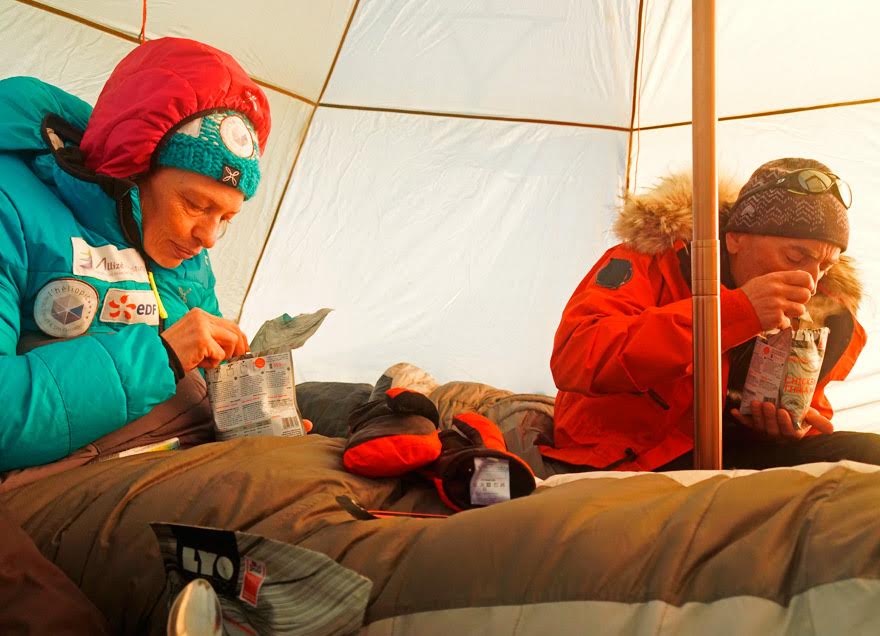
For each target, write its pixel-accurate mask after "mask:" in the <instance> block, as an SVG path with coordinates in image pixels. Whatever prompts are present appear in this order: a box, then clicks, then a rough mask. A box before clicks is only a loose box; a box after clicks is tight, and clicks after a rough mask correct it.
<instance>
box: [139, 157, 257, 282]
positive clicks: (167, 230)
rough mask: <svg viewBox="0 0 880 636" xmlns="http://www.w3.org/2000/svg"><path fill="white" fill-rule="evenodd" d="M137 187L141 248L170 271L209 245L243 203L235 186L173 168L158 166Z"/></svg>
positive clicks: (241, 196) (241, 195) (242, 198)
mask: <svg viewBox="0 0 880 636" xmlns="http://www.w3.org/2000/svg"><path fill="white" fill-rule="evenodd" d="M138 187H139V189H140V198H141V213H142V219H143V230H144V250H145V251H146V252H147V254H148V255H149V256H150V258H152V259H153V260H154V261H156V263H158V264H159V265H161V266H162V267H167V268H172V269H173V268H175V267H177V266H178V265H180V264H181V263H182V262H183V261H185V260H187V259H189V258H192V257H193V256H195V255H197V254H198V253H199V252H201V251H202V249H203V248H211V247H213V246H214V243H216V242H217V238H218V235H219V233H220V231H221V228H222V227H223V226H224V225H225V224H226V223H228V222H229V221H230V220H232V217H234V216H235V215H236V214H238V211H239V209H241V204H242V202H244V195H243V194H242V193H241V192H240V191H239V190H236V189H235V188H232V187H230V186H228V185H224V184H222V183H220V182H218V181H215V180H214V179H211V178H210V177H206V176H205V175H202V174H198V173H196V172H190V171H188V170H180V169H178V168H159V169H158V170H156V171H155V172H153V173H152V174H150V175H149V176H148V177H147V178H146V179H144V180H143V181H141V182H140V183H139V184H138Z"/></svg>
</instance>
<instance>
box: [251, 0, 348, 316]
mask: <svg viewBox="0 0 880 636" xmlns="http://www.w3.org/2000/svg"><path fill="white" fill-rule="evenodd" d="M360 1H361V0H355V2H354V6H353V7H352V8H351V14H350V15H349V16H348V22H347V23H346V25H345V30H344V31H343V32H342V37H341V38H340V39H339V46H338V47H337V48H336V55H334V56H333V62H332V63H331V64H330V68H329V69H328V70H327V77H326V78H325V79H324V85H323V86H322V87H321V93H320V94H319V95H318V101H317V103H316V104H315V106H314V108H312V112H311V114H310V115H309V120H308V121H307V122H306V126H305V130H304V131H303V134H302V138H301V139H300V142H299V148H297V149H296V156H295V157H294V158H293V163H292V164H291V166H290V172H289V173H288V174H287V180H286V181H285V182H284V187H283V188H282V189H281V196H280V197H279V198H278V205H276V206H275V213H274V214H273V215H272V222H271V223H270V224H269V230H268V231H267V232H266V238H265V239H264V240H263V246H262V247H261V248H260V255H259V256H258V257H257V261H256V263H255V264H254V269H253V271H252V272H251V277H250V280H249V281H248V285H247V287H246V288H245V291H244V296H243V297H242V299H241V306H240V307H239V308H238V316H237V317H236V322H241V317H242V316H243V315H244V308H245V305H246V304H247V300H248V297H249V296H250V293H251V288H252V287H253V285H254V281H255V280H256V278H257V271H259V269H260V264H261V263H262V262H263V257H264V256H265V254H266V246H267V245H269V240H270V239H271V238H272V232H273V231H274V230H275V223H276V222H277V221H278V217H279V216H280V215H281V205H282V204H283V203H284V198H285V197H286V196H287V191H288V189H289V188H290V183H291V181H292V180H293V173H294V171H295V170H296V166H297V164H298V163H299V157H300V155H301V154H302V150H303V148H304V147H305V145H306V141H307V138H308V135H309V131H310V130H311V128H312V122H313V121H314V119H315V114H316V113H317V112H318V107H319V106H320V105H321V99H322V98H323V97H324V91H326V90H327V86H328V85H329V84H330V77H331V76H332V75H333V71H334V69H335V68H336V62H337V61H338V60H339V54H340V53H341V52H342V46H343V45H344V44H345V39H346V37H348V31H349V29H351V25H352V23H353V22H354V16H355V14H356V13H357V10H358V7H359V6H360Z"/></svg>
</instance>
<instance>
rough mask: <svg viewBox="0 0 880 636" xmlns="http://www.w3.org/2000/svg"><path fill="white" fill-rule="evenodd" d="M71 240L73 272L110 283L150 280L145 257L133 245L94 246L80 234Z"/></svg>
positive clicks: (144, 281)
mask: <svg viewBox="0 0 880 636" xmlns="http://www.w3.org/2000/svg"><path fill="white" fill-rule="evenodd" d="M70 242H71V243H72V244H73V273H74V274H76V275H77V276H91V277H92V278H97V279H100V280H105V281H107V282H108V283H114V282H119V281H123V280H130V281H135V282H138V283H146V282H149V280H148V279H147V266H146V265H145V264H144V259H143V258H141V255H140V254H138V252H137V250H136V249H134V248H133V247H127V248H125V249H119V248H118V247H116V246H115V245H102V246H101V247H94V246H92V245H89V244H88V243H86V242H85V241H84V240H83V239H82V237H79V236H72V237H71V238H70Z"/></svg>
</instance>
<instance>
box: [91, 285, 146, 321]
mask: <svg viewBox="0 0 880 636" xmlns="http://www.w3.org/2000/svg"><path fill="white" fill-rule="evenodd" d="M100 321H101V322H118V323H121V324H124V325H138V324H143V325H153V326H154V327H155V326H158V324H159V308H158V307H157V305H156V297H155V296H154V295H153V292H152V290H149V289H118V288H115V287H112V288H110V289H108V290H107V294H106V295H105V296H104V306H103V307H102V308H101V317H100Z"/></svg>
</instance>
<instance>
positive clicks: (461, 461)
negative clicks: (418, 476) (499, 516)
mask: <svg viewBox="0 0 880 636" xmlns="http://www.w3.org/2000/svg"><path fill="white" fill-rule="evenodd" d="M440 442H441V443H442V451H441V453H440V457H439V458H438V459H437V461H435V462H434V463H433V464H431V465H430V466H428V467H427V468H426V470H425V474H426V475H427V476H428V477H429V478H430V479H431V480H432V481H433V482H434V485H435V486H436V487H437V492H439V493H440V498H441V499H442V500H443V503H445V504H446V505H447V506H449V507H450V508H452V509H453V510H466V509H468V508H477V507H480V506H488V505H490V504H493V503H498V502H500V501H506V500H508V499H515V498H516V497H524V496H525V495H528V494H529V493H531V492H532V491H533V490H534V489H535V475H534V473H532V469H531V468H530V467H529V465H528V464H527V463H526V462H524V461H523V460H522V459H520V458H519V457H517V456H516V455H514V454H513V453H510V452H508V451H507V445H506V444H505V443H504V437H503V435H502V434H501V430H500V429H499V428H498V426H497V425H496V424H495V423H494V422H493V421H491V420H489V419H487V418H485V417H483V416H482V415H478V414H477V413H462V414H460V415H456V416H455V417H454V418H453V419H452V428H451V429H448V430H445V431H442V432H441V433H440Z"/></svg>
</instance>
